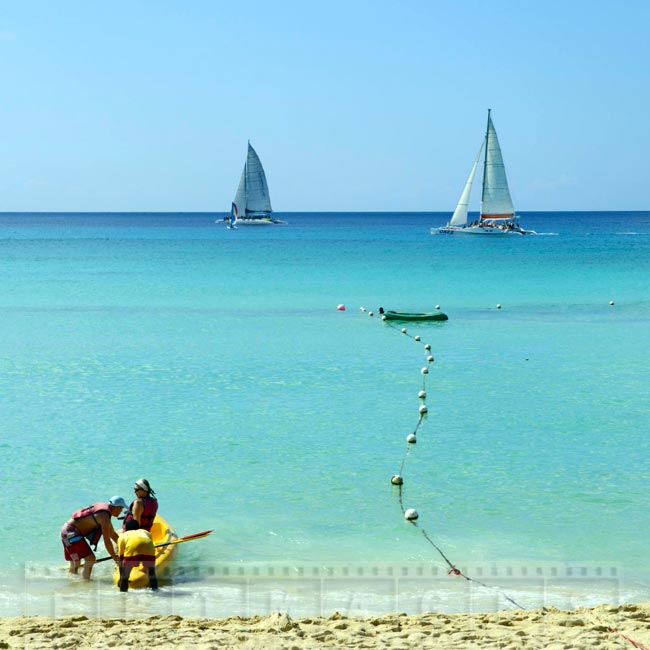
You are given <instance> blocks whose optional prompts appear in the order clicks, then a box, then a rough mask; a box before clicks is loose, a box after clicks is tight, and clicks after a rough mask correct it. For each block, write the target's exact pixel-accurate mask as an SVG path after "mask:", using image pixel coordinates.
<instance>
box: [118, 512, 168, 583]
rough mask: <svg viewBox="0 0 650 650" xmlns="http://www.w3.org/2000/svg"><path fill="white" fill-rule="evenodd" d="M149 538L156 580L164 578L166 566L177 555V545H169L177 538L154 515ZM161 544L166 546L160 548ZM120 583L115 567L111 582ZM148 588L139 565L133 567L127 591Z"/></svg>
mask: <svg viewBox="0 0 650 650" xmlns="http://www.w3.org/2000/svg"><path fill="white" fill-rule="evenodd" d="M151 538H152V539H153V543H154V545H155V546H156V547H157V548H156V575H157V576H158V580H160V579H161V578H163V577H164V576H165V572H164V569H165V567H166V566H168V565H169V564H171V562H172V561H173V560H174V558H175V557H176V553H178V544H170V542H173V541H174V540H175V539H178V536H177V535H176V533H175V532H174V529H173V528H172V527H171V526H170V525H169V524H168V523H167V522H166V521H165V520H164V519H163V518H162V517H161V516H160V515H158V514H157V515H156V518H155V519H154V520H153V525H152V526H151ZM161 544H166V546H160V545H161ZM119 581H120V570H119V568H118V567H115V571H114V572H113V582H114V583H115V584H116V585H117V584H118V582H119ZM148 586H149V576H148V575H147V572H146V571H145V570H144V568H143V567H142V565H141V564H140V565H139V566H137V567H134V568H133V569H132V571H131V577H130V578H129V589H142V588H144V587H148Z"/></svg>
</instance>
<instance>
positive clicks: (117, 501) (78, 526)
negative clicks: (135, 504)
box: [61, 496, 126, 580]
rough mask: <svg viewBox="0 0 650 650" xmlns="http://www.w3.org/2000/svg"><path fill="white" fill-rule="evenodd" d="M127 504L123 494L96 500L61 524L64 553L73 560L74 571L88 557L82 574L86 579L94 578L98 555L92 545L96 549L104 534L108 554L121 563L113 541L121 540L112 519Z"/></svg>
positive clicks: (70, 560)
mask: <svg viewBox="0 0 650 650" xmlns="http://www.w3.org/2000/svg"><path fill="white" fill-rule="evenodd" d="M124 508H126V501H125V500H124V499H123V498H122V497H120V496H114V497H111V498H110V499H109V501H108V502H101V503H94V504H93V505H91V506H86V507H85V508H80V509H79V510H76V511H75V512H73V513H72V514H71V515H70V519H68V521H66V523H65V524H63V528H61V543H62V544H63V554H64V556H65V559H66V560H69V562H70V568H69V571H70V573H72V574H76V573H77V571H78V570H79V567H81V566H82V563H81V561H82V560H84V563H83V569H82V572H81V577H82V578H83V579H84V580H89V579H90V574H91V572H92V570H93V566H94V564H95V561H96V559H97V558H96V557H95V554H94V553H93V549H91V548H90V545H91V544H92V545H93V546H94V549H95V550H96V549H97V544H98V543H99V540H100V539H102V538H103V540H104V546H106V550H107V551H108V554H109V555H110V556H111V557H112V558H113V560H115V562H117V563H119V556H118V555H117V553H116V551H115V546H114V545H113V542H117V533H116V532H115V529H114V528H113V524H112V523H111V517H119V515H120V514H122V510H124Z"/></svg>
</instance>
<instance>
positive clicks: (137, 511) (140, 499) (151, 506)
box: [122, 478, 158, 531]
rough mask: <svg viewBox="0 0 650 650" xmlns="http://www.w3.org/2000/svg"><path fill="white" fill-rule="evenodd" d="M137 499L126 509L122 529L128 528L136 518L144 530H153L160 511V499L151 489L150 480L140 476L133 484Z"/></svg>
mask: <svg viewBox="0 0 650 650" xmlns="http://www.w3.org/2000/svg"><path fill="white" fill-rule="evenodd" d="M133 491H134V492H135V500H134V501H132V502H131V505H130V506H129V507H128V509H127V511H126V517H125V518H124V524H123V525H122V530H126V524H127V523H128V522H129V521H131V520H132V519H135V520H136V521H137V522H138V524H139V525H140V528H141V529H142V530H146V531H151V526H152V525H153V520H154V519H155V518H156V513H157V512H158V500H157V499H156V493H155V492H154V491H153V490H152V489H151V486H150V485H149V481H147V479H146V478H140V479H138V480H137V481H136V482H135V485H134V486H133Z"/></svg>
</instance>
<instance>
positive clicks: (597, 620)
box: [0, 603, 650, 650]
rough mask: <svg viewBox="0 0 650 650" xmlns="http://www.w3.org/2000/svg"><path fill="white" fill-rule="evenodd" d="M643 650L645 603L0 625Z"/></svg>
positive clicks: (38, 635)
mask: <svg viewBox="0 0 650 650" xmlns="http://www.w3.org/2000/svg"><path fill="white" fill-rule="evenodd" d="M379 643H381V647H382V648H395V649H397V648H400V649H403V648H413V649H415V648H434V647H435V648H443V649H444V648H469V647H471V648H494V649H496V648H539V649H540V650H541V649H542V648H543V649H544V650H560V649H563V650H572V649H575V650H578V649H583V648H586V647H598V648H601V649H604V650H609V649H612V650H613V649H614V648H625V647H630V648H634V647H637V648H643V647H644V646H648V645H649V644H650V603H643V604H634V605H599V606H597V607H591V608H578V609H575V610H560V609H555V608H552V607H551V608H541V609H534V610H507V611H502V612H492V613H482V614H437V613H426V614H418V615H407V614H387V615H383V616H373V617H366V618H360V617H349V616H344V615H342V614H338V613H335V614H332V615H331V616H329V617H308V618H307V617H306V618H296V619H293V618H291V617H290V616H288V615H287V614H281V613H274V614H271V615H268V616H252V617H229V618H225V619H213V618H185V617H182V616H175V615H172V616H149V617H146V618H129V619H126V618H88V617H86V616H66V617H62V618H55V617H46V616H21V617H16V618H2V619H0V648H16V649H17V648H29V649H30V650H32V649H40V648H43V649H45V648H53V647H58V648H63V647H75V648H77V649H83V648H88V649H90V648H93V649H95V648H97V649H101V648H123V647H125V648H126V647H143V646H144V647H163V646H164V647H169V646H172V645H173V646H174V647H190V646H191V647H193V648H195V650H202V649H205V650H207V649H208V648H215V647H226V648H228V647H235V646H236V647H238V648H254V649H257V648H259V649H260V650H261V649H262V648H271V649H274V648H275V649H280V648H292V649H296V650H299V649H303V648H326V647H337V648H375V647H378V645H379Z"/></svg>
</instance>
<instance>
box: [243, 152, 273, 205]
mask: <svg viewBox="0 0 650 650" xmlns="http://www.w3.org/2000/svg"><path fill="white" fill-rule="evenodd" d="M245 170H246V212H247V213H250V212H267V213H270V212H271V211H272V208H271V197H270V196H269V186H268V185H267V183H266V175H265V174H264V167H262V163H261V162H260V159H259V156H258V155H257V153H256V152H255V149H253V147H251V143H250V142H249V143H248V156H247V159H246V167H245ZM237 207H238V208H239V205H238V206H237ZM239 213H240V214H244V213H242V210H241V208H239Z"/></svg>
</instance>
